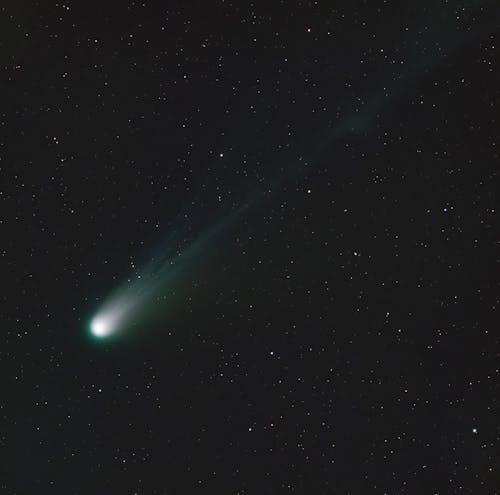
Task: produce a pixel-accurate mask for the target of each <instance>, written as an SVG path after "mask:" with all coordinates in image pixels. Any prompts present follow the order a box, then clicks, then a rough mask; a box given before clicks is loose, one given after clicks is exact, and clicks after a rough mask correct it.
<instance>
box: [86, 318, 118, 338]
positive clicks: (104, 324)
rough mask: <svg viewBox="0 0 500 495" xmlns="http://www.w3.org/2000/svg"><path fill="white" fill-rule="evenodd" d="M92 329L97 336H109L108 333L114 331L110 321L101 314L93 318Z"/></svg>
mask: <svg viewBox="0 0 500 495" xmlns="http://www.w3.org/2000/svg"><path fill="white" fill-rule="evenodd" d="M90 329H91V330H92V333H93V334H94V335H95V336H96V337H107V336H108V335H110V334H111V333H113V328H112V326H111V324H110V322H109V321H107V320H106V319H105V318H102V317H100V316H96V317H95V318H94V319H93V320H92V322H91V324H90Z"/></svg>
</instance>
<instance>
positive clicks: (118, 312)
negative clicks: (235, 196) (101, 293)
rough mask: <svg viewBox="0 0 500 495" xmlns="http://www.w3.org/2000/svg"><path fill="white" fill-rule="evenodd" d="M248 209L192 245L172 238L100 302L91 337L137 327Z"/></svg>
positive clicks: (228, 217) (224, 220)
mask: <svg viewBox="0 0 500 495" xmlns="http://www.w3.org/2000/svg"><path fill="white" fill-rule="evenodd" d="M248 207H249V204H246V205H244V206H242V207H240V208H238V209H236V210H233V211H231V212H230V213H228V214H226V216H223V217H222V218H220V219H219V220H218V221H217V222H215V223H214V224H213V226H212V227H211V228H209V229H206V230H204V231H202V232H200V233H199V235H198V236H197V237H196V238H195V239H194V240H193V241H192V242H191V243H186V242H185V240H184V238H183V239H182V240H181V241H179V236H178V235H175V234H174V235H171V236H170V237H169V239H168V240H167V241H166V242H165V243H164V245H163V247H162V248H161V249H160V250H159V251H158V254H157V255H156V256H154V257H153V258H152V259H150V261H149V262H147V263H145V264H144V266H143V267H142V268H141V269H140V270H138V271H134V272H133V273H132V274H129V276H128V277H127V279H126V280H124V281H123V282H122V283H121V284H120V285H119V286H118V287H117V288H116V289H115V290H114V291H112V292H111V294H110V295H109V296H107V297H106V298H105V299H104V300H103V301H102V303H101V305H100V307H99V308H98V310H97V312H96V313H95V315H94V317H93V318H92V319H91V321H90V326H89V328H90V333H91V334H92V336H93V337H95V338H97V339H106V338H110V337H112V336H117V335H119V334H120V333H122V332H123V331H124V330H125V329H129V328H132V327H137V326H140V324H141V321H142V320H143V319H144V318H147V317H148V316H149V313H150V312H151V311H152V308H157V306H154V304H153V303H154V302H155V301H158V300H160V301H162V302H163V301H164V299H165V298H161V297H159V296H160V295H164V294H165V293H166V292H168V290H169V289H170V290H173V291H175V288H176V286H177V285H178V284H179V283H180V279H181V277H182V276H183V275H184V276H185V275H187V274H188V273H189V271H190V270H193V269H195V268H196V266H197V264H199V263H200V262H201V261H202V259H203V255H204V254H205V251H206V250H207V249H209V247H210V245H211V244H212V243H213V242H214V241H215V240H216V238H217V236H218V235H219V234H220V233H221V232H222V231H224V230H226V229H228V227H229V226H230V225H232V224H233V222H234V221H235V220H236V219H237V218H239V217H240V215H241V214H242V212H243V211H244V210H246V209H247V208H248ZM162 304H163V303H162ZM163 306H165V305H164V304H163Z"/></svg>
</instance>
